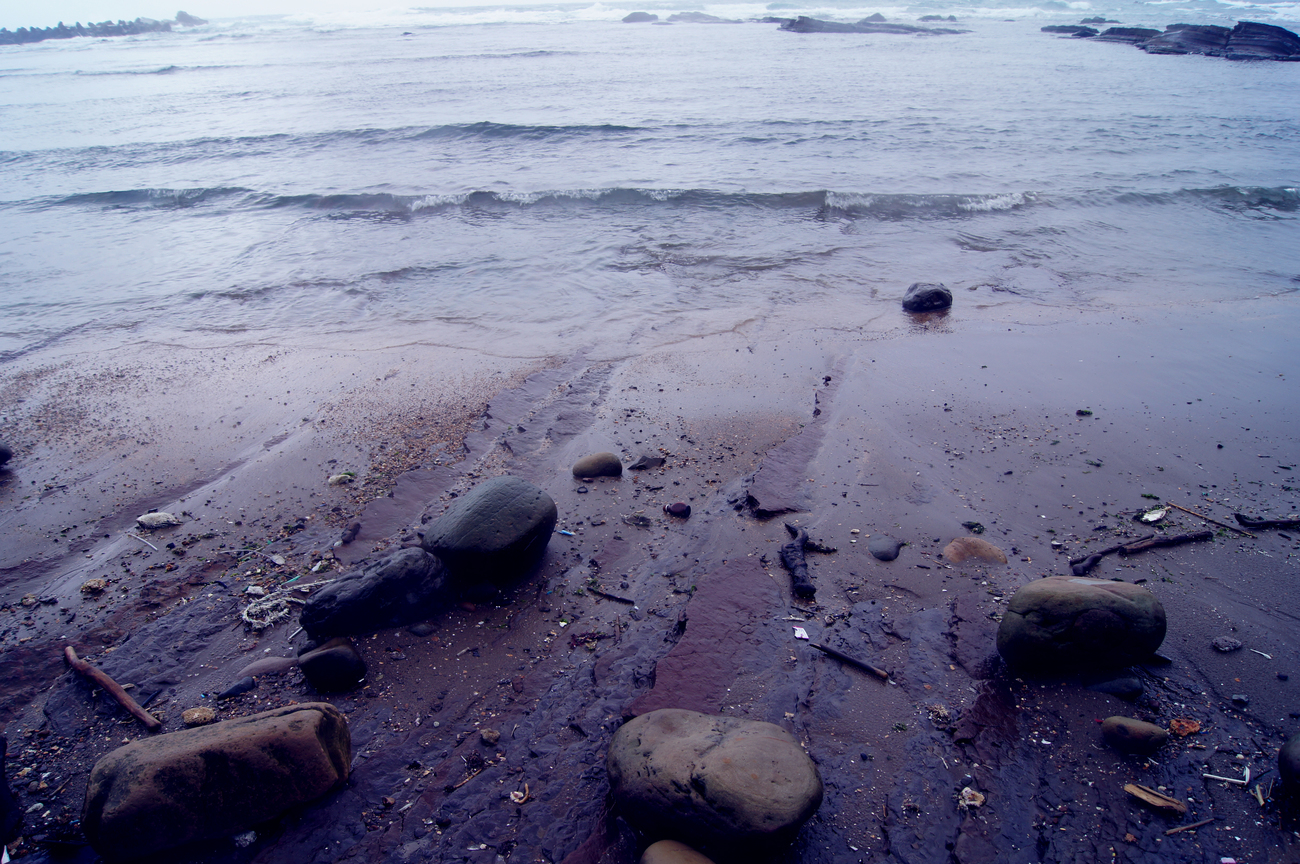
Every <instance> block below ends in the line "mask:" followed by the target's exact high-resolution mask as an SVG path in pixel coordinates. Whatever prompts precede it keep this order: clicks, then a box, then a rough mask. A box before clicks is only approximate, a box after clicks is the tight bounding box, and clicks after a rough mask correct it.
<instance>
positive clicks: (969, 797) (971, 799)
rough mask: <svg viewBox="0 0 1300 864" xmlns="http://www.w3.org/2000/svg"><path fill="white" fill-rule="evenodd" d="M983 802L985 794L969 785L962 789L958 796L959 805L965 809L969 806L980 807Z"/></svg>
mask: <svg viewBox="0 0 1300 864" xmlns="http://www.w3.org/2000/svg"><path fill="white" fill-rule="evenodd" d="M983 803H984V795H983V794H982V793H980V792H976V791H975V790H974V789H972V788H970V787H969V786H967V787H966V788H964V789H962V790H961V794H960V795H959V796H958V798H957V806H958V807H960V808H961V809H963V810H965V809H966V808H968V807H979V806H980V805H982V804H983Z"/></svg>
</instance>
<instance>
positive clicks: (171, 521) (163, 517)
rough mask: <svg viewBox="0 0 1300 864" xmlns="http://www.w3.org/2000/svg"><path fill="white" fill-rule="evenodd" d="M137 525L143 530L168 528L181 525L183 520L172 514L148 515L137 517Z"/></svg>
mask: <svg viewBox="0 0 1300 864" xmlns="http://www.w3.org/2000/svg"><path fill="white" fill-rule="evenodd" d="M135 524H137V525H139V526H140V527H141V528H150V529H152V528H166V527H167V526H168V525H180V524H182V520H180V519H178V518H177V517H175V516H173V515H172V514H170V513H163V512H161V511H160V512H158V513H146V514H144V515H143V516H137V517H136V519H135Z"/></svg>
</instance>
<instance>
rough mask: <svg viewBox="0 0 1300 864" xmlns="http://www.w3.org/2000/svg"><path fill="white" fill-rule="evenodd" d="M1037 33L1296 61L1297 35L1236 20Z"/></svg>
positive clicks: (1155, 50)
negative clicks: (1232, 23) (1158, 27)
mask: <svg viewBox="0 0 1300 864" xmlns="http://www.w3.org/2000/svg"><path fill="white" fill-rule="evenodd" d="M1090 20H1091V19H1090ZM1085 23H1088V22H1085ZM1041 30H1042V31H1043V32H1044V33H1062V34H1065V35H1069V36H1074V37H1076V38H1083V39H1087V38H1091V39H1094V40H1095V41H1098V42H1127V43H1129V44H1131V45H1136V46H1137V47H1139V48H1141V49H1142V50H1143V51H1145V52H1147V53H1148V54H1202V55H1204V56H1206V57H1223V58H1225V59H1227V60H1289V61H1300V36H1297V35H1296V34H1295V33H1292V32H1291V31H1290V30H1287V29H1286V28H1285V27H1278V26H1276V25H1273V24H1261V23H1259V22H1258V21H1238V22H1237V25H1236V26H1235V27H1232V28H1228V27H1218V26H1215V25H1213V24H1170V25H1169V26H1168V27H1166V28H1165V29H1164V32H1161V31H1159V30H1151V29H1148V28H1146V27H1111V28H1110V29H1108V30H1106V31H1104V32H1102V33H1098V32H1097V31H1096V30H1094V29H1092V28H1091V27H1085V26H1082V25H1074V24H1053V25H1050V26H1047V27H1043V28H1041Z"/></svg>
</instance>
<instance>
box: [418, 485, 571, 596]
mask: <svg viewBox="0 0 1300 864" xmlns="http://www.w3.org/2000/svg"><path fill="white" fill-rule="evenodd" d="M558 518H559V514H558V511H557V510H556V508H555V501H554V500H552V498H551V496H550V495H547V494H546V492H545V491H543V490H542V489H539V488H538V487H536V486H534V485H533V484H532V483H529V482H528V481H527V480H522V479H520V478H518V477H509V476H507V477H495V478H493V479H491V480H488V481H487V482H486V483H480V484H479V485H478V486H475V487H474V488H473V489H471V490H470V491H469V493H468V494H466V495H464V496H462V497H460V498H458V499H456V501H454V502H452V505H451V506H450V507H448V508H447V512H446V513H444V514H443V515H442V516H441V517H439V518H438V520H437V521H436V522H434V523H433V524H431V525H430V526H429V527H428V529H427V530H426V531H425V533H424V548H425V549H427V550H428V551H429V552H431V553H433V554H434V555H436V556H438V558H440V559H441V560H442V561H443V563H445V564H446V565H447V568H448V569H449V570H450V571H451V572H452V575H453V577H454V579H455V582H456V583H457V584H458V585H460V586H465V585H474V584H481V583H484V582H486V583H490V584H492V585H505V584H508V583H510V582H514V581H516V580H518V579H520V578H522V577H523V576H525V575H527V574H528V573H529V572H530V571H531V570H532V569H533V568H534V567H536V566H537V564H538V562H540V561H541V560H542V556H543V555H544V554H545V553H546V545H547V544H548V543H550V541H551V532H552V531H554V530H555V522H556V520H557V519H558ZM425 617H428V616H425Z"/></svg>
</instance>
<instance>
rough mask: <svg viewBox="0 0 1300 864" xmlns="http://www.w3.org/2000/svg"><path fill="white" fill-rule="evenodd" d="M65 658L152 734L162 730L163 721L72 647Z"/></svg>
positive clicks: (65, 654)
mask: <svg viewBox="0 0 1300 864" xmlns="http://www.w3.org/2000/svg"><path fill="white" fill-rule="evenodd" d="M63 656H64V657H65V658H67V661H68V665H69V666H71V667H72V668H73V669H74V670H76V671H77V672H79V673H80V674H81V675H82V676H84V677H85V678H87V679H89V680H90V681H93V682H94V683H96V684H98V685H99V686H100V687H103V688H104V690H105V691H107V692H108V695H109V696H112V697H113V698H114V699H116V700H117V704H119V705H121V706H122V707H123V708H125V709H126V710H127V711H130V712H131V716H132V717H134V718H135V719H137V720H139V721H140V722H141V723H143V724H144V726H145V728H146V729H148V730H149V731H150V732H154V731H156V730H158V729H161V728H162V721H160V720H159V719H158V718H157V717H155V716H153V715H152V714H150V713H149V712H148V711H146V710H144V709H143V708H141V707H140V703H139V702H136V701H135V700H134V699H132V698H131V694H129V693H127V692H126V691H125V690H123V689H122V685H120V684H118V683H117V682H116V681H114V680H113V679H112V678H109V677H108V676H107V675H106V674H104V673H103V672H101V671H100V670H98V669H96V668H95V667H94V666H91V665H90V664H89V663H87V662H86V661H85V660H82V659H81V658H80V657H78V656H77V652H76V651H75V650H74V649H73V647H72V646H71V645H69V646H68V647H67V648H64V649H63Z"/></svg>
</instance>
